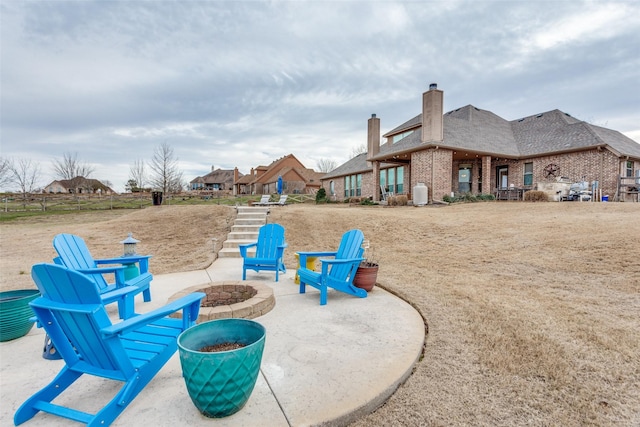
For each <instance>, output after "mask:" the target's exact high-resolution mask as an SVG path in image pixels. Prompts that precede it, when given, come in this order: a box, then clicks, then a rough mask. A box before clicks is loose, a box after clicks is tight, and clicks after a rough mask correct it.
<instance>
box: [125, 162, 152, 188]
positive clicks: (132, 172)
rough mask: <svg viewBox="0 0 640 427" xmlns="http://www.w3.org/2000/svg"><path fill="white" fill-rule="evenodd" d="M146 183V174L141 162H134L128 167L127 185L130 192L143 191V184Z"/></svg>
mask: <svg viewBox="0 0 640 427" xmlns="http://www.w3.org/2000/svg"><path fill="white" fill-rule="evenodd" d="M146 183H147V172H146V170H145V165H144V162H143V161H142V160H136V161H135V162H133V164H132V165H131V166H130V167H129V181H127V185H128V186H129V187H130V191H131V192H134V191H143V189H144V186H145V184H146Z"/></svg>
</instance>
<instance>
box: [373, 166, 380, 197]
mask: <svg viewBox="0 0 640 427" xmlns="http://www.w3.org/2000/svg"><path fill="white" fill-rule="evenodd" d="M372 163H373V164H372V166H373V201H374V202H379V201H380V162H376V161H374V162H372Z"/></svg>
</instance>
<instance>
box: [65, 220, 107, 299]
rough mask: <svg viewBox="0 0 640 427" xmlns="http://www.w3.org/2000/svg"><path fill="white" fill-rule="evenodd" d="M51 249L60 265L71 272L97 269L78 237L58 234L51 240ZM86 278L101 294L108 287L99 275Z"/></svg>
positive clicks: (83, 242) (83, 243)
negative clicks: (55, 253) (56, 255)
mask: <svg viewBox="0 0 640 427" xmlns="http://www.w3.org/2000/svg"><path fill="white" fill-rule="evenodd" d="M53 248H54V249H55V250H56V252H57V253H58V258H59V259H60V261H62V265H64V266H65V267H67V268H70V269H71V270H82V269H87V268H96V267H97V265H96V262H95V261H94V258H93V256H92V255H91V252H89V248H88V247H87V244H86V243H85V241H84V239H82V238H81V237H79V236H76V235H73V234H66V233H63V234H58V235H57V236H55V237H54V238H53ZM88 277H89V280H91V281H92V282H94V283H95V284H96V286H98V289H99V290H100V291H101V292H103V291H104V290H105V289H106V288H107V287H108V286H109V284H108V283H107V281H106V280H105V278H104V276H102V275H100V274H91V275H90V276H88Z"/></svg>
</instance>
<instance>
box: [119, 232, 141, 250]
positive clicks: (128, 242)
mask: <svg viewBox="0 0 640 427" xmlns="http://www.w3.org/2000/svg"><path fill="white" fill-rule="evenodd" d="M120 243H122V244H123V245H124V256H133V255H137V253H136V245H137V244H138V243H140V240H136V239H134V238H133V233H129V237H127V238H126V239H124V240H123V241H122V242H120Z"/></svg>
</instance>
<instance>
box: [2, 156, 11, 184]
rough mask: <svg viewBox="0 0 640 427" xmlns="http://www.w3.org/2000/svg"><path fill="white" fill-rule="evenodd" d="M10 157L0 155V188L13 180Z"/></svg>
mask: <svg viewBox="0 0 640 427" xmlns="http://www.w3.org/2000/svg"><path fill="white" fill-rule="evenodd" d="M11 163H12V162H11V159H8V158H4V157H0V188H3V187H4V186H5V185H7V184H10V183H11V182H12V181H13V172H12V171H11V166H12V165H11Z"/></svg>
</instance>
